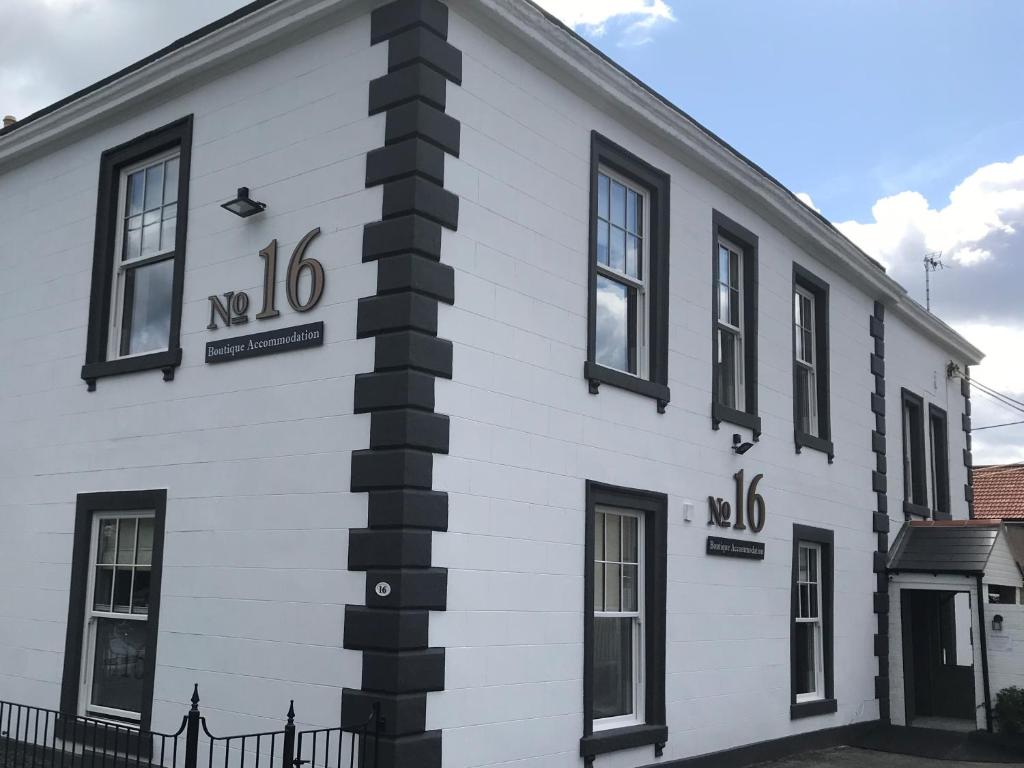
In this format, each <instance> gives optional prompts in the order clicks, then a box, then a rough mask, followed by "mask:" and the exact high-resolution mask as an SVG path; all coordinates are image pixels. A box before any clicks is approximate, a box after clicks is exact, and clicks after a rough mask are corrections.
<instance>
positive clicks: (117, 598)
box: [112, 568, 132, 613]
mask: <svg viewBox="0 0 1024 768" xmlns="http://www.w3.org/2000/svg"><path fill="white" fill-rule="evenodd" d="M112 610H113V611H114V612H115V613H131V610H132V569H131V568H115V569H114V605H113V608H112Z"/></svg>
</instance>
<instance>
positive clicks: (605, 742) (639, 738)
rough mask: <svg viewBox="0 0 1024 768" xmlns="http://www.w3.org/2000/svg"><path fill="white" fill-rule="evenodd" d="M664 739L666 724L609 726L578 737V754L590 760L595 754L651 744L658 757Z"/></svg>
mask: <svg viewBox="0 0 1024 768" xmlns="http://www.w3.org/2000/svg"><path fill="white" fill-rule="evenodd" d="M666 741H668V726H667V725H630V726H627V727H625V728H609V729H608V730H607V731H595V732H594V733H592V734H590V735H589V736H584V737H583V738H582V739H580V756H581V757H583V758H584V759H585V760H592V759H593V758H594V757H595V756H596V755H603V754H606V753H608V752H618V751H619V750H622V749H632V748H634V747H646V746H649V745H651V744H653V745H654V747H655V749H654V756H655V757H660V756H661V751H662V749H663V748H664V747H665V742H666Z"/></svg>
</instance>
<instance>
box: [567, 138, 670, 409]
mask: <svg viewBox="0 0 1024 768" xmlns="http://www.w3.org/2000/svg"><path fill="white" fill-rule="evenodd" d="M601 167H607V168H609V169H611V170H613V171H615V172H616V173H618V174H620V175H621V176H623V177H625V178H627V179H629V180H630V181H632V182H633V183H635V184H636V185H637V186H638V187H641V188H642V189H643V191H644V192H645V193H646V194H647V199H648V216H649V222H648V233H647V248H648V270H649V277H648V286H649V288H648V318H649V319H648V329H649V330H648V339H647V347H648V353H649V355H650V360H649V361H648V366H647V378H641V377H640V376H635V375H633V374H630V373H626V372H625V371H618V370H615V369H614V368H608V367H607V366H604V365H600V364H599V363H597V362H596V350H597V277H598V272H597V208H598V206H597V191H598V173H599V170H600V168H601ZM670 188H671V178H670V177H669V175H668V174H667V173H665V172H664V171H662V170H660V169H658V168H656V167H654V166H653V165H651V164H650V163H647V162H645V161H644V160H641V159H640V158H639V157H637V156H636V155H634V154H633V153H632V152H630V151H629V150H627V149H625V148H623V147H621V146H619V145H618V144H616V143H615V142H613V141H612V140H611V139H609V138H607V137H605V136H602V135H601V134H600V133H598V132H597V131H591V134H590V210H589V213H588V216H589V218H588V228H589V248H588V264H587V286H588V288H587V290H588V292H589V293H588V299H587V359H586V362H585V363H584V364H583V376H584V378H585V379H586V380H587V382H588V384H589V387H590V392H591V394H595V395H596V394H598V392H599V389H600V386H601V384H609V385H611V386H613V387H618V388H620V389H625V390H628V391H630V392H635V393H637V394H639V395H644V396H645V397H650V398H652V399H654V400H655V401H657V407H658V413H664V412H665V408H666V406H667V405H668V403H669V401H670V400H671V399H672V395H671V390H670V389H669V386H668V332H669V322H668V318H669V293H668V286H669V283H668V280H669V276H668V275H669V219H670V211H671V207H670Z"/></svg>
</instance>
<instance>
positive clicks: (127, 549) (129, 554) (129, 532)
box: [117, 518, 135, 565]
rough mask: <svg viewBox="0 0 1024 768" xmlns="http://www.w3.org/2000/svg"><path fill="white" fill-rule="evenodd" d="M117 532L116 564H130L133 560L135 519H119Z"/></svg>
mask: <svg viewBox="0 0 1024 768" xmlns="http://www.w3.org/2000/svg"><path fill="white" fill-rule="evenodd" d="M119 523H120V525H119V530H118V532H117V564H118V565H124V564H126V563H127V564H128V565H131V564H133V563H134V562H135V519H134V518H131V519H127V520H120V521H119Z"/></svg>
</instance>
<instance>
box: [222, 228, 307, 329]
mask: <svg viewBox="0 0 1024 768" xmlns="http://www.w3.org/2000/svg"><path fill="white" fill-rule="evenodd" d="M319 234H320V227H317V228H315V229H311V230H310V231H309V232H307V233H306V234H305V235H303V236H302V239H301V240H299V243H298V245H296V246H295V250H294V251H292V257H291V258H290V259H289V260H288V271H287V274H286V279H285V291H286V295H287V298H288V305H289V306H290V307H291V308H292V309H294V310H295V311H296V312H308V311H309V310H311V309H312V308H313V307H315V306H316V305H317V303H318V302H319V301H320V297H321V296H323V293H324V283H325V281H326V276H325V274H324V267H323V264H321V263H320V262H319V261H317V260H316V259H314V258H309V257H307V256H306V249H307V248H308V247H309V244H310V242H311V241H312V240H313V238H315V237H316V236H317V235H319ZM260 258H261V259H263V306H262V308H261V309H260V311H259V312H258V313H257V314H256V319H257V320H268V319H270V318H272V317H277V316H278V315H280V314H281V313H280V312H279V311H278V310H277V240H276V239H275V240H271V241H270V245H268V246H267V247H266V248H264V249H263V250H262V251H260ZM303 272H308V273H309V280H310V288H309V295H308V296H307V297H306V298H305V300H303V299H302V298H301V297H300V296H299V283H300V281H301V279H302V273H303ZM248 312H249V294H248V293H246V292H245V291H228V292H227V293H225V294H224V301H221V299H220V296H210V324H209V325H207V326H206V328H207V330H210V331H215V330H217V318H218V317H219V318H220V319H221V322H223V323H224V325H227V326H231V325H241V324H243V323H247V322H249V315H248Z"/></svg>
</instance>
